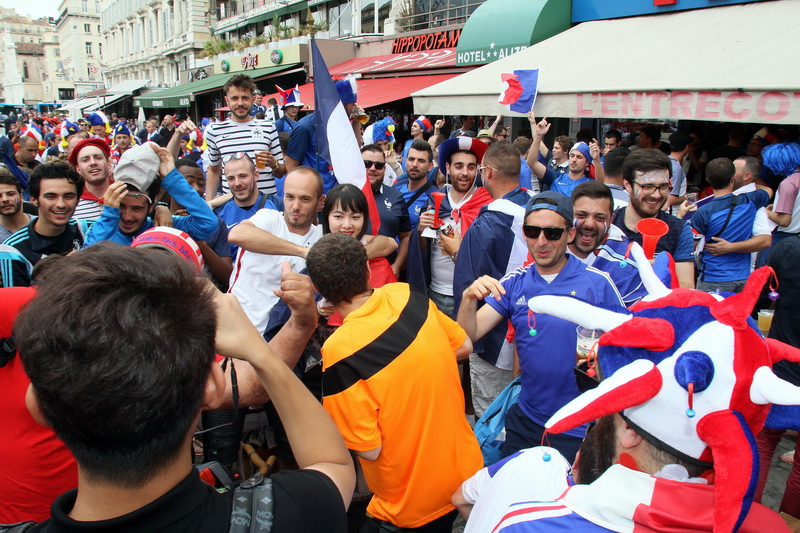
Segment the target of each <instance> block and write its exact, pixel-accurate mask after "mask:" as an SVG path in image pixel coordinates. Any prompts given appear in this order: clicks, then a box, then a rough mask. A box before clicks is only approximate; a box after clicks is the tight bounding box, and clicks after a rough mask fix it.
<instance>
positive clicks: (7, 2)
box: [0, 0, 61, 19]
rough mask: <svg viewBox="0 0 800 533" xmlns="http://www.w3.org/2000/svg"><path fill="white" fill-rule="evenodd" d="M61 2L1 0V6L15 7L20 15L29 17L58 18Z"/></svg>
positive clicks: (57, 0)
mask: <svg viewBox="0 0 800 533" xmlns="http://www.w3.org/2000/svg"><path fill="white" fill-rule="evenodd" d="M60 3H61V2H60V0H29V1H27V2H19V1H14V0H0V6H2V7H6V8H8V7H13V8H14V9H16V10H17V13H19V14H20V15H29V16H30V17H32V18H35V19H37V18H41V17H53V18H57V17H58V5H59V4H60Z"/></svg>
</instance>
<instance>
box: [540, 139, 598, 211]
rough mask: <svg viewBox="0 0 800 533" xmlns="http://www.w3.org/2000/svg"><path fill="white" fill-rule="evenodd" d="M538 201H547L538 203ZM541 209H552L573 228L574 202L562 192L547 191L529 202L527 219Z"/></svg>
mask: <svg viewBox="0 0 800 533" xmlns="http://www.w3.org/2000/svg"><path fill="white" fill-rule="evenodd" d="M583 144H586V143H583ZM537 200H545V201H543V202H541V203H536V202H537ZM539 209H550V210H551V211H555V212H556V213H558V214H559V215H561V216H562V217H564V219H565V220H566V221H567V225H568V226H569V227H571V226H572V219H573V217H574V216H573V213H572V201H571V200H570V199H569V198H568V197H567V196H564V195H563V194H561V193H560V192H555V191H545V192H542V193H539V194H537V195H536V196H534V197H533V198H531V199H530V200H528V205H527V206H526V207H525V218H528V215H530V214H531V213H532V212H534V211H538V210H539Z"/></svg>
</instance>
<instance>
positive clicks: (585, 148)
mask: <svg viewBox="0 0 800 533" xmlns="http://www.w3.org/2000/svg"><path fill="white" fill-rule="evenodd" d="M573 150H577V151H578V152H580V153H581V154H583V157H585V158H586V164H587V165H591V164H592V153H591V152H590V151H589V145H588V144H586V143H585V142H583V141H581V142H579V143H575V144H573V145H572V148H570V149H569V151H570V153H571V152H572V151H573ZM570 220H571V219H570Z"/></svg>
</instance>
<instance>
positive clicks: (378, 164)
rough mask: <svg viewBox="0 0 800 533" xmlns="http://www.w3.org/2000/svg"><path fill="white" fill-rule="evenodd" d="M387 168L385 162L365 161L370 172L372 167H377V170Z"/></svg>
mask: <svg viewBox="0 0 800 533" xmlns="http://www.w3.org/2000/svg"><path fill="white" fill-rule="evenodd" d="M385 166H386V163H385V162H383V161H370V160H369V159H365V160H364V168H365V169H367V170H369V168H370V167H375V170H383V167H385Z"/></svg>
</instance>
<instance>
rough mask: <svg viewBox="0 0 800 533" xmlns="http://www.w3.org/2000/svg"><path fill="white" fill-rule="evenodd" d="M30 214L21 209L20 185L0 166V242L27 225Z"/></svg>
mask: <svg viewBox="0 0 800 533" xmlns="http://www.w3.org/2000/svg"><path fill="white" fill-rule="evenodd" d="M30 221H31V216H30V215H28V214H27V213H25V212H24V211H23V210H22V186H21V185H20V184H19V180H18V179H17V178H15V177H14V176H13V175H12V174H11V172H10V171H9V170H8V169H7V168H6V167H4V166H0V243H1V242H3V241H4V240H6V239H7V238H8V237H10V236H11V234H12V233H14V232H15V231H19V230H21V229H22V228H24V227H25V226H27V225H28V222H30Z"/></svg>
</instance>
